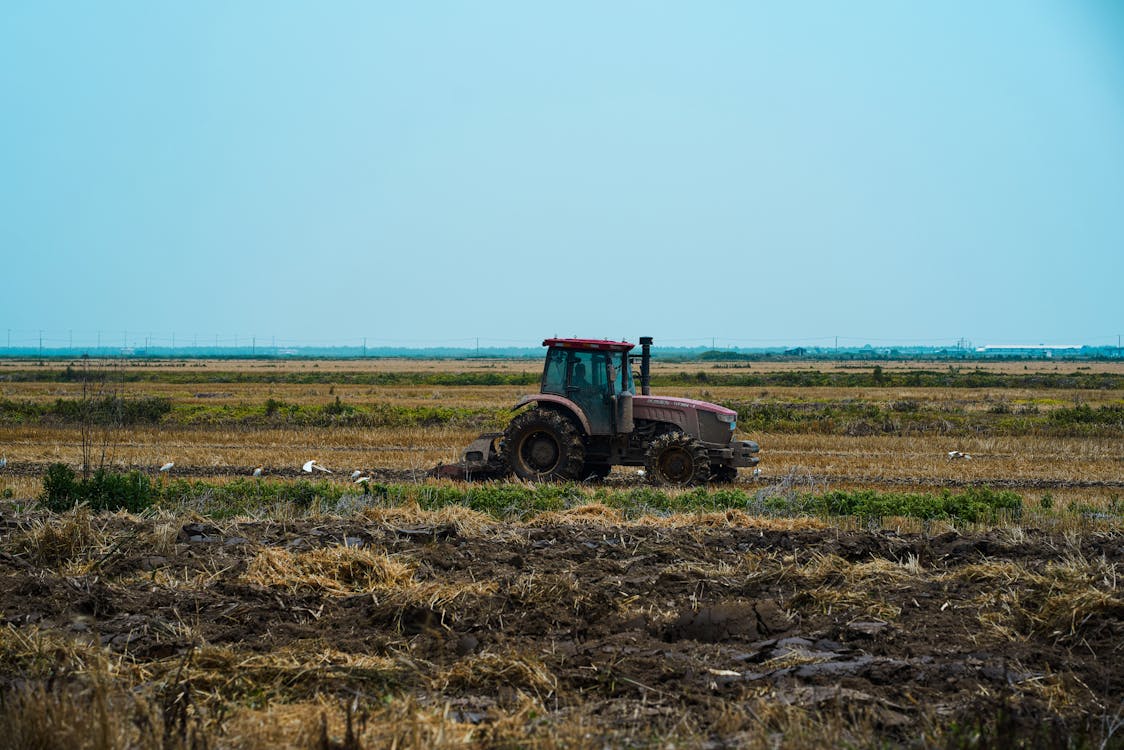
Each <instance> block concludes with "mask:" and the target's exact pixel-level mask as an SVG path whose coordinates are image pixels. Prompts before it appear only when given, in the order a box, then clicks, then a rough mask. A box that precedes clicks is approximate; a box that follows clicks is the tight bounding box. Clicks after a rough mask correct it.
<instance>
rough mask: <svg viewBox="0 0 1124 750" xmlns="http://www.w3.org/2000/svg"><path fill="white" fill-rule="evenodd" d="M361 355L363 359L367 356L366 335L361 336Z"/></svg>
mask: <svg viewBox="0 0 1124 750" xmlns="http://www.w3.org/2000/svg"><path fill="white" fill-rule="evenodd" d="M363 357H364V359H366V357H367V337H366V336H364V337H363Z"/></svg>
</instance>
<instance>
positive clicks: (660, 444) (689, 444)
mask: <svg viewBox="0 0 1124 750" xmlns="http://www.w3.org/2000/svg"><path fill="white" fill-rule="evenodd" d="M644 468H645V469H646V470H647V472H648V477H649V478H650V479H651V480H652V481H653V482H655V483H657V484H671V485H675V486H678V487H687V486H689V485H693V484H706V481H707V480H708V479H710V462H709V460H708V456H707V452H706V446H704V445H703V444H702V443H701V442H700V441H699V440H697V439H696V438H693V437H691V436H690V435H685V434H683V433H681V432H670V433H667V434H666V435H660V436H659V437H658V438H656V439H655V440H653V441H652V444H651V445H650V446H648V451H647V453H646V454H645V457H644Z"/></svg>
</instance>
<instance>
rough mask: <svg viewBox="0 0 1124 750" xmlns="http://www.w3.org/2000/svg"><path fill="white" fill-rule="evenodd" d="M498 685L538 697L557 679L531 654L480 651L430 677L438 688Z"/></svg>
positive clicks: (550, 690)
mask: <svg viewBox="0 0 1124 750" xmlns="http://www.w3.org/2000/svg"><path fill="white" fill-rule="evenodd" d="M501 686H508V687H510V688H515V689H518V690H526V691H530V692H531V693H534V694H535V695H537V696H539V698H540V699H541V698H544V697H546V696H548V695H550V694H552V693H553V692H554V691H555V690H556V689H557V688H558V679H557V678H556V677H555V676H554V675H553V674H552V673H551V672H550V670H549V669H547V667H546V665H545V664H543V663H542V662H541V661H539V660H538V659H536V658H534V657H533V656H529V655H525V654H524V655H514V654H496V653H491V652H484V653H482V654H477V655H475V656H469V657H467V658H465V659H462V660H461V661H459V662H457V663H456V664H454V665H453V667H452V668H451V669H449V670H447V671H446V672H445V673H444V674H442V675H440V676H438V677H436V678H435V680H434V688H435V689H437V690H439V691H442V692H444V691H446V690H448V689H449V688H451V687H454V688H461V689H468V690H474V689H483V688H488V689H490V690H495V689H497V688H499V687H501Z"/></svg>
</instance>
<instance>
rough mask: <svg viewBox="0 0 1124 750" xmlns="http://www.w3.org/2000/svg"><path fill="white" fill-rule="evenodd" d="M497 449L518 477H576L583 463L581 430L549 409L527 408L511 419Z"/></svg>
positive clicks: (563, 478)
mask: <svg viewBox="0 0 1124 750" xmlns="http://www.w3.org/2000/svg"><path fill="white" fill-rule="evenodd" d="M501 450H502V452H503V456H504V458H505V459H506V460H507V465H508V466H510V467H511V470H512V471H514V472H515V473H516V474H517V475H518V476H519V477H520V478H521V479H531V480H543V479H549V480H563V481H565V480H574V479H580V478H581V472H582V465H583V464H584V463H585V443H583V442H582V436H581V432H580V431H579V430H578V428H577V427H575V426H574V423H573V422H571V421H570V420H569V419H567V418H566V417H565V416H563V415H562V414H559V413H558V412H556V411H552V410H550V409H531V410H529V411H525V412H523V413H522V414H519V415H518V416H516V417H515V419H513V420H511V423H510V424H508V426H507V429H506V430H504V433H503V445H502V447H501Z"/></svg>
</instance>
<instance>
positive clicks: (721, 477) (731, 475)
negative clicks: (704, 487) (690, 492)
mask: <svg viewBox="0 0 1124 750" xmlns="http://www.w3.org/2000/svg"><path fill="white" fill-rule="evenodd" d="M737 478H738V470H737V469H736V468H734V467H733V466H726V465H725V464H711V465H710V481H711V482H714V483H715V484H730V483H731V482H733V481H734V480H736V479H737Z"/></svg>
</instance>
